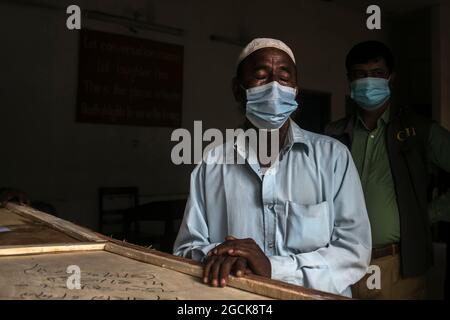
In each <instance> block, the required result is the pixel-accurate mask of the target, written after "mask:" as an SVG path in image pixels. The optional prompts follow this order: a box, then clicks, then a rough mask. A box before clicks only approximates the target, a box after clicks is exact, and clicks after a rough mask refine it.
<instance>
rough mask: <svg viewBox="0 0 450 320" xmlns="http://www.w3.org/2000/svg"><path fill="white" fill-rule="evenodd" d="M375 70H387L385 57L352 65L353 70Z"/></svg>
mask: <svg viewBox="0 0 450 320" xmlns="http://www.w3.org/2000/svg"><path fill="white" fill-rule="evenodd" d="M375 68H382V69H386V68H387V65H386V61H385V60H384V58H383V57H378V58H374V59H371V60H369V61H367V62H364V63H355V64H353V65H352V69H353V70H358V69H359V70H361V69H362V70H369V69H375Z"/></svg>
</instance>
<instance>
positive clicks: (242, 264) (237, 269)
mask: <svg viewBox="0 0 450 320" xmlns="http://www.w3.org/2000/svg"><path fill="white" fill-rule="evenodd" d="M245 269H247V261H246V260H245V259H243V258H237V259H236V262H235V264H234V268H233V271H234V274H235V275H236V277H242V276H243V275H244V274H245Z"/></svg>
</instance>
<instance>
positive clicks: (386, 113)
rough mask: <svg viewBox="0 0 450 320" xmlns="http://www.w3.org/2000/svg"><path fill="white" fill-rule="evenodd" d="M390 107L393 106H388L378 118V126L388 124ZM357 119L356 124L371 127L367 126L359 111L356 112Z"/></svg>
mask: <svg viewBox="0 0 450 320" xmlns="http://www.w3.org/2000/svg"><path fill="white" fill-rule="evenodd" d="M390 109H391V106H389V107H387V108H386V110H384V112H383V114H382V115H381V117H380V118H379V119H378V120H377V128H379V127H380V126H382V125H386V124H388V123H389V119H390ZM356 120H357V121H356V124H357V125H358V126H362V127H363V128H364V129H366V130H369V129H367V127H366V125H365V123H364V121H363V120H362V118H361V116H360V114H359V112H357V113H356Z"/></svg>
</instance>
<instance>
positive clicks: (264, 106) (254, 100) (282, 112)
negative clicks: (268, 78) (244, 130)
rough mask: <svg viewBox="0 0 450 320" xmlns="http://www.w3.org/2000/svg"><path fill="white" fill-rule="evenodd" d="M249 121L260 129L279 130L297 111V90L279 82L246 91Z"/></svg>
mask: <svg viewBox="0 0 450 320" xmlns="http://www.w3.org/2000/svg"><path fill="white" fill-rule="evenodd" d="M246 94H247V107H246V116H247V119H248V120H249V121H250V122H251V123H252V124H253V125H254V126H255V127H257V128H259V129H269V130H273V129H279V128H280V127H281V126H282V125H283V124H284V123H285V122H286V120H287V119H288V118H289V116H290V115H291V114H292V112H294V111H295V109H297V106H298V104H297V101H295V97H296V96H297V89H295V88H291V87H287V86H282V85H281V84H279V83H278V82H277V81H273V82H271V83H268V84H265V85H262V86H259V87H254V88H250V89H247V90H246Z"/></svg>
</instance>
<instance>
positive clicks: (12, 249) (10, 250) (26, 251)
mask: <svg viewBox="0 0 450 320" xmlns="http://www.w3.org/2000/svg"><path fill="white" fill-rule="evenodd" d="M106 243H107V242H102V243H101V242H80V243H71V244H66V243H60V244H46V245H25V246H24V245H16V246H2V247H0V257H8V256H21V255H33V254H44V253H64V252H74V251H104V250H105V246H106Z"/></svg>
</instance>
